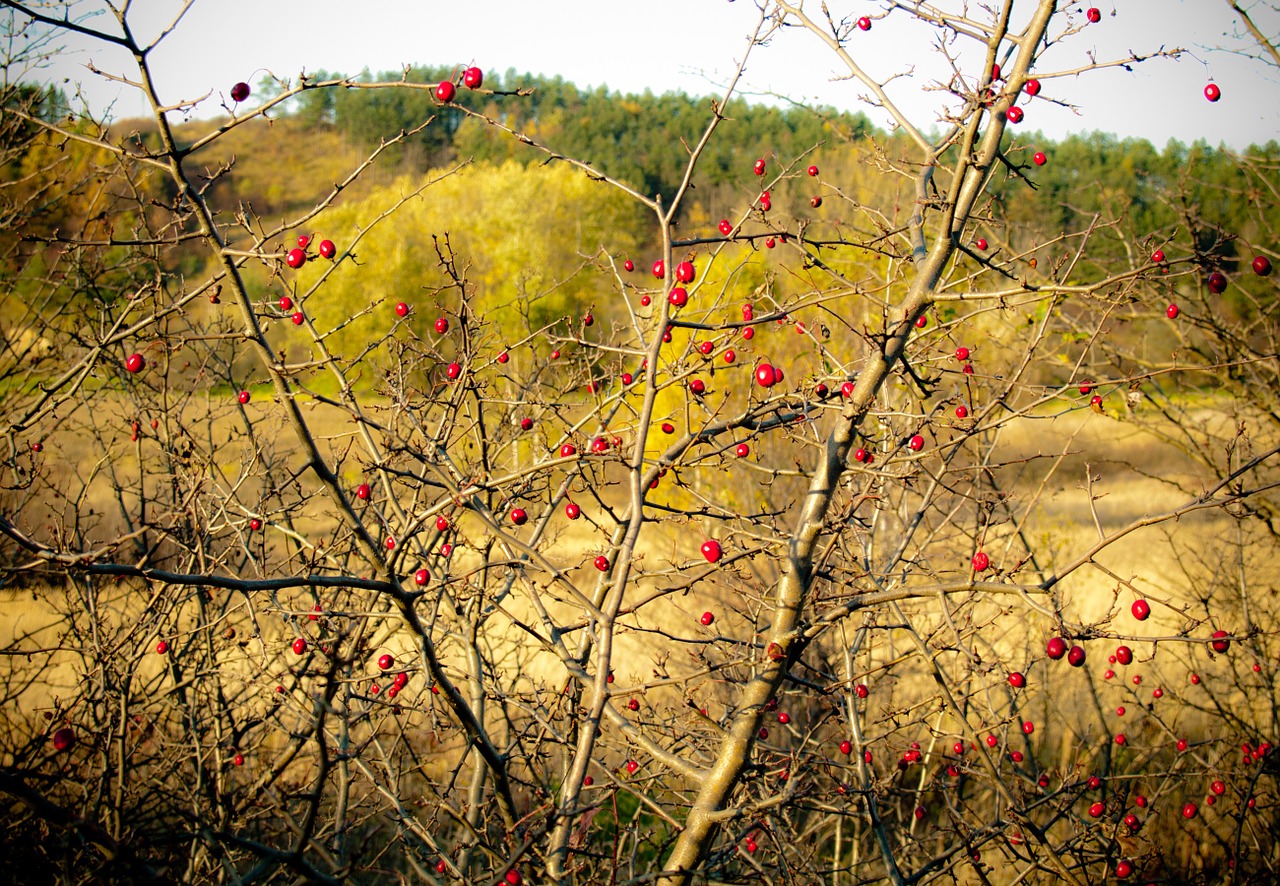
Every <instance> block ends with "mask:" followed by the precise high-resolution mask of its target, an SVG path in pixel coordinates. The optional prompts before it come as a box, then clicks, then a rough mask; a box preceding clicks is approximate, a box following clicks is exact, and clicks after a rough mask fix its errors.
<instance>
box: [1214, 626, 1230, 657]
mask: <svg viewBox="0 0 1280 886" xmlns="http://www.w3.org/2000/svg"><path fill="white" fill-rule="evenodd" d="M1212 636H1213V642H1212V643H1210V644H1209V645H1210V646H1212V647H1213V651H1214V652H1219V653H1221V652H1226V651H1227V650H1228V649H1230V648H1231V641H1230V640H1227V639H1225V638H1226V637H1228V636H1229V635H1228V634H1227V632H1226V631H1214V632H1213V635H1212Z"/></svg>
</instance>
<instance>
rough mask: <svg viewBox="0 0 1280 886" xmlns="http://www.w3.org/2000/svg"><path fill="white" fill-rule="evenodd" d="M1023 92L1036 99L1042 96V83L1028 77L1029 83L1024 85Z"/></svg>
mask: <svg viewBox="0 0 1280 886" xmlns="http://www.w3.org/2000/svg"><path fill="white" fill-rule="evenodd" d="M1022 91H1023V92H1025V93H1026V94H1027V95H1029V96H1031V97H1032V98H1034V97H1035V96H1037V95H1039V94H1040V81H1039V80H1037V79H1036V78H1035V77H1028V78H1027V81H1026V82H1025V83H1023V84H1022Z"/></svg>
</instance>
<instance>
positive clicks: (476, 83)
mask: <svg viewBox="0 0 1280 886" xmlns="http://www.w3.org/2000/svg"><path fill="white" fill-rule="evenodd" d="M462 85H463V86H465V87H467V89H479V88H480V87H481V86H483V85H484V71H482V70H480V69H479V68H467V69H466V70H465V71H463V72H462Z"/></svg>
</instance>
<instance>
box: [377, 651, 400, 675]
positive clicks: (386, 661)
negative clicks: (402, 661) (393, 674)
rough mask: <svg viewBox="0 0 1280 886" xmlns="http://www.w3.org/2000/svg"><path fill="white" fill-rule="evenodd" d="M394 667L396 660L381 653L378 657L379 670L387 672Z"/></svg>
mask: <svg viewBox="0 0 1280 886" xmlns="http://www.w3.org/2000/svg"><path fill="white" fill-rule="evenodd" d="M395 665H396V660H395V659H394V658H392V657H391V656H390V655H388V654H387V653H383V654H382V655H380V656H378V669H379V670H383V671H389V670H391V669H392V668H393V667H395Z"/></svg>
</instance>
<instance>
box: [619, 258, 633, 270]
mask: <svg viewBox="0 0 1280 886" xmlns="http://www.w3.org/2000/svg"><path fill="white" fill-rule="evenodd" d="M635 269H636V263H635V262H633V261H632V260H631V259H627V260H626V261H624V262H623V263H622V270H624V271H634V270H635Z"/></svg>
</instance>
